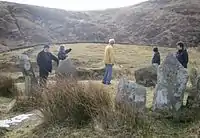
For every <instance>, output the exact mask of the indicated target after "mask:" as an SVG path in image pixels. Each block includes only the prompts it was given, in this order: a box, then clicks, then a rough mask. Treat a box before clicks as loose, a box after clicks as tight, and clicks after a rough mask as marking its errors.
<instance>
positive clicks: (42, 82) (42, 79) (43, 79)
mask: <svg viewBox="0 0 200 138" xmlns="http://www.w3.org/2000/svg"><path fill="white" fill-rule="evenodd" d="M39 72H40V86H46V83H47V78H48V76H49V72H48V71H46V70H44V69H40V70H39Z"/></svg>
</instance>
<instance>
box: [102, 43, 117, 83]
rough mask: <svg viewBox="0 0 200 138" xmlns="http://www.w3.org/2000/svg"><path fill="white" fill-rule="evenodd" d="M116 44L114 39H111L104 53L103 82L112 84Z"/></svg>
mask: <svg viewBox="0 0 200 138" xmlns="http://www.w3.org/2000/svg"><path fill="white" fill-rule="evenodd" d="M114 44H115V40H114V39H110V40H109V45H107V46H106V48H105V53H104V63H105V74H104V78H103V81H102V83H103V84H106V85H110V84H111V83H110V81H111V79H112V68H113V65H114V50H113V46H114Z"/></svg>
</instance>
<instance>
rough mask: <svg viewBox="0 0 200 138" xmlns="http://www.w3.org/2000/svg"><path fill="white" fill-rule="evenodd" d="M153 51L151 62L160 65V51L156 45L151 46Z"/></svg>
mask: <svg viewBox="0 0 200 138" xmlns="http://www.w3.org/2000/svg"><path fill="white" fill-rule="evenodd" d="M153 52H154V54H153V58H152V64H158V65H160V53H159V51H158V48H157V47H155V48H153Z"/></svg>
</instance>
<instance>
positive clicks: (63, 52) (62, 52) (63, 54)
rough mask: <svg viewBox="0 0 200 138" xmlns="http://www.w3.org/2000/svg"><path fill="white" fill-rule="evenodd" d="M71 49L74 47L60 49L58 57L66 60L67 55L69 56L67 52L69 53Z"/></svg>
mask: <svg viewBox="0 0 200 138" xmlns="http://www.w3.org/2000/svg"><path fill="white" fill-rule="evenodd" d="M71 50H72V49H71V48H70V49H67V50H65V51H59V52H58V59H59V60H65V59H66V57H67V54H68V53H69V52H70V51H71Z"/></svg>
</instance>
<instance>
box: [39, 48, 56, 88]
mask: <svg viewBox="0 0 200 138" xmlns="http://www.w3.org/2000/svg"><path fill="white" fill-rule="evenodd" d="M49 48H50V47H49V46H48V45H45V46H44V49H43V50H42V51H41V52H40V53H39V54H38V56H37V64H38V66H39V75H40V85H42V84H44V85H46V81H47V78H48V76H49V73H51V72H52V60H54V61H56V63H57V65H58V64H59V60H58V59H57V58H56V57H55V56H54V55H53V54H52V53H50V50H49Z"/></svg>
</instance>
